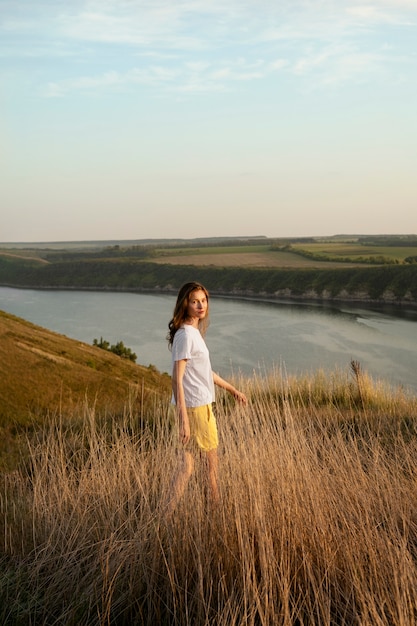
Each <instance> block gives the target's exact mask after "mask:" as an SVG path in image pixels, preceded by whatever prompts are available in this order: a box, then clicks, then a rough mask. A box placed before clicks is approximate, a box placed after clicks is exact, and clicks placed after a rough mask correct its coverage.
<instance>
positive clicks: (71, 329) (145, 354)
mask: <svg viewBox="0 0 417 626" xmlns="http://www.w3.org/2000/svg"><path fill="white" fill-rule="evenodd" d="M174 304H175V296H173V295H166V294H161V295H159V294H158V295H155V294H152V295H150V294H133V293H113V292H94V291H50V290H33V289H12V288H7V287H0V309H2V310H4V311H7V312H9V313H13V314H14V315H17V316H19V317H23V318H24V319H27V320H29V321H31V322H34V323H35V324H39V325H41V326H43V327H45V328H48V329H50V330H54V331H56V332H59V333H62V334H64V335H67V336H68V337H71V338H74V339H79V340H81V341H84V342H86V343H90V344H91V343H92V342H93V339H95V338H97V339H100V337H103V338H104V339H106V340H108V341H110V343H116V342H117V341H120V340H121V341H123V342H124V343H125V345H126V346H128V347H129V348H131V349H132V350H133V351H134V352H136V354H137V357H138V359H137V362H138V363H141V364H143V365H149V364H153V365H155V366H156V367H157V368H158V369H159V370H160V371H170V367H171V357H170V353H169V351H168V348H167V342H166V339H165V337H166V333H167V330H168V327H167V324H168V321H169V319H170V317H171V315H172V310H173V307H174ZM206 341H207V344H208V347H209V349H210V353H211V359H212V364H213V368H214V369H215V370H216V371H218V372H219V373H220V375H222V376H225V377H226V378H227V376H229V375H230V373H231V372H236V373H239V372H241V373H242V374H245V375H247V374H252V373H253V372H254V371H257V372H261V373H264V372H265V371H267V370H269V369H271V368H272V367H281V368H283V369H284V370H285V371H286V372H288V373H289V374H303V373H310V372H314V371H316V370H317V369H318V368H321V369H324V370H325V371H328V372H330V371H332V370H334V369H335V368H341V369H344V370H346V369H347V368H348V367H349V363H350V361H351V359H355V360H358V361H360V362H361V364H362V367H363V368H364V369H366V370H367V371H368V372H369V374H371V375H372V376H373V377H375V378H381V379H383V380H386V381H387V382H389V383H391V384H393V385H398V384H400V385H404V386H406V387H410V388H412V389H413V390H414V391H417V312H413V311H409V312H402V314H401V316H400V315H398V314H397V315H395V316H394V315H392V314H391V312H387V311H383V310H368V309H365V308H355V307H346V306H344V307H342V306H341V307H322V306H316V305H311V304H308V305H307V304H300V305H298V304H293V303H288V304H283V303H281V304H278V303H276V302H273V303H270V302H254V301H249V300H233V299H225V298H212V300H211V324H210V327H209V330H208V333H207V337H206Z"/></svg>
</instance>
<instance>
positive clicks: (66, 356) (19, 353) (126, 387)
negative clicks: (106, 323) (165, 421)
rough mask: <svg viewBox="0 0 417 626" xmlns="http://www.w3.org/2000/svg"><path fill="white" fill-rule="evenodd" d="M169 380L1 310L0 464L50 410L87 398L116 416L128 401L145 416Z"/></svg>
mask: <svg viewBox="0 0 417 626" xmlns="http://www.w3.org/2000/svg"><path fill="white" fill-rule="evenodd" d="M169 385H170V382H169V377H168V376H167V375H162V374H160V373H159V372H157V371H155V369H154V368H152V367H149V368H146V367H143V366H140V365H135V364H134V363H132V362H131V361H129V360H126V359H122V358H120V357H118V356H116V355H114V354H112V353H110V352H106V351H104V350H100V348H97V347H93V346H89V345H87V344H84V343H81V342H79V341H74V340H72V339H69V338H68V337H65V336H63V335H59V334H57V333H53V332H50V331H48V330H45V329H43V328H40V327H39V326H35V325H34V324H31V323H29V322H26V321H24V320H22V319H19V318H17V317H14V316H13V315H9V314H7V313H4V312H1V311H0V468H1V467H7V466H8V465H10V464H13V463H14V462H15V445H16V442H17V441H18V440H19V439H21V437H22V435H24V434H25V433H27V431H28V429H29V430H33V429H35V428H37V427H39V426H40V425H42V424H44V422H45V421H47V420H48V419H50V418H51V416H52V415H54V414H57V413H59V414H60V415H62V416H66V415H70V414H73V413H74V411H78V412H80V407H82V405H83V404H84V403H87V404H88V405H89V406H90V407H91V406H92V405H94V406H95V410H96V413H97V414H99V415H105V414H111V415H112V416H117V415H120V414H123V411H124V410H125V407H126V405H129V404H130V405H131V407H132V409H133V412H134V414H135V415H137V416H138V418H146V417H147V413H148V412H149V411H151V410H152V411H153V410H154V405H155V402H160V399H161V398H163V397H164V392H167V393H168V389H169ZM161 392H162V393H161Z"/></svg>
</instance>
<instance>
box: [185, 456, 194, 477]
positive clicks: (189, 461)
mask: <svg viewBox="0 0 417 626" xmlns="http://www.w3.org/2000/svg"><path fill="white" fill-rule="evenodd" d="M193 471H194V458H193V455H192V454H191V453H190V452H184V473H185V474H186V475H187V476H188V477H190V476H191V474H192V473H193Z"/></svg>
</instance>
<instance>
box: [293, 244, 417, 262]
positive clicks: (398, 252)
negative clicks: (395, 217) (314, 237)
mask: <svg viewBox="0 0 417 626" xmlns="http://www.w3.org/2000/svg"><path fill="white" fill-rule="evenodd" d="M291 247H292V248H293V249H294V250H296V251H299V252H300V253H302V252H304V251H305V252H308V253H312V254H320V255H324V256H328V257H331V258H334V257H341V258H349V259H351V260H352V261H354V260H355V259H356V258H359V257H362V258H372V257H384V258H387V259H391V260H392V261H393V262H395V261H398V262H401V261H404V259H406V258H407V257H410V256H416V255H417V246H407V247H403V246H398V247H397V246H375V245H374V246H370V245H361V244H359V243H356V242H354V243H346V242H341V243H308V244H307V243H294V244H292V246H291Z"/></svg>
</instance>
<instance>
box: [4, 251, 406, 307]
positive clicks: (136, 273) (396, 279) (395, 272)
mask: <svg viewBox="0 0 417 626" xmlns="http://www.w3.org/2000/svg"><path fill="white" fill-rule="evenodd" d="M191 279H192V280H199V281H201V282H202V283H203V284H205V285H206V286H207V287H208V289H209V290H210V291H211V292H212V293H213V294H217V295H229V294H230V295H247V296H254V297H274V296H279V295H283V293H284V292H285V295H288V296H292V297H305V296H306V295H308V294H310V295H311V292H312V291H314V292H315V294H316V296H317V297H321V296H324V297H326V298H328V297H331V298H335V297H337V296H338V295H339V294H340V293H341V292H342V290H343V292H344V293H345V294H348V295H350V296H354V295H355V294H358V293H361V294H363V295H367V296H368V297H370V298H372V299H375V300H378V299H383V297H384V294H385V293H386V292H388V291H389V292H391V293H392V294H393V295H394V297H395V298H397V299H398V301H399V302H400V301H401V299H403V298H404V297H407V298H409V297H410V296H411V298H412V299H413V300H414V301H417V264H409V265H387V266H384V267H372V266H364V267H363V268H362V267H360V268H358V267H356V268H337V269H335V268H329V269H313V268H311V269H300V268H294V269H265V268H236V267H225V268H220V267H214V266H203V267H197V266H185V265H182V266H176V265H171V264H158V263H152V262H149V261H134V260H112V259H107V260H106V261H96V260H88V261H86V260H84V261H73V262H57V263H49V264H42V265H41V264H37V263H34V262H31V261H27V260H24V259H18V260H17V259H9V258H2V259H1V258H0V284H1V285H3V286H14V287H30V288H50V289H60V288H63V289H108V290H113V291H117V290H121V291H155V292H158V291H176V290H177V289H178V288H179V287H180V286H181V285H182V284H183V283H184V282H187V281H188V280H191Z"/></svg>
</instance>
